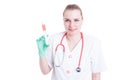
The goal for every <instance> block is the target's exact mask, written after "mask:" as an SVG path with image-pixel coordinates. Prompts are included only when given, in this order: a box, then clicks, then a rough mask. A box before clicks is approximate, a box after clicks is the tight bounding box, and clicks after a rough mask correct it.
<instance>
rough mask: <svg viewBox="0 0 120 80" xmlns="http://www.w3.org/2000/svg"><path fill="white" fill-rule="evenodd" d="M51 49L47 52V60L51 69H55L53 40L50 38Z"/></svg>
mask: <svg viewBox="0 0 120 80" xmlns="http://www.w3.org/2000/svg"><path fill="white" fill-rule="evenodd" d="M48 43H49V47H48V48H47V50H46V59H47V62H48V65H49V67H50V68H53V38H52V37H50V39H49V41H48Z"/></svg>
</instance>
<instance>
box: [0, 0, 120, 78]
mask: <svg viewBox="0 0 120 80" xmlns="http://www.w3.org/2000/svg"><path fill="white" fill-rule="evenodd" d="M68 3H77V4H78V5H79V6H80V7H81V8H82V11H83V17H84V23H83V26H82V31H83V32H84V33H87V34H90V35H93V36H96V37H98V38H99V39H100V40H101V41H102V48H103V52H104V58H105V61H106V65H107V67H108V69H107V70H106V71H105V72H103V73H102V80H120V76H119V75H120V74H119V72H120V62H119V61H120V58H119V54H120V38H119V37H120V36H119V34H120V31H119V29H120V28H119V27H120V8H119V7H120V5H119V0H0V80H50V77H51V74H49V75H46V76H44V75H43V74H42V73H41V71H40V69H39V56H38V49H37V45H36V39H37V38H38V37H40V36H41V35H42V30H41V23H45V24H46V26H47V32H48V33H49V34H50V35H51V34H54V33H56V32H61V31H64V26H63V22H62V12H63V9H64V8H65V6H66V4H68Z"/></svg>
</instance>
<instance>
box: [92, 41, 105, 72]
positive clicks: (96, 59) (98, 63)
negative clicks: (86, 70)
mask: <svg viewBox="0 0 120 80" xmlns="http://www.w3.org/2000/svg"><path fill="white" fill-rule="evenodd" d="M91 68H92V72H93V73H96V72H102V71H104V70H105V69H106V65H105V62H104V58H103V54H102V49H101V42H100V41H99V40H95V41H94V43H93V48H92V56H91Z"/></svg>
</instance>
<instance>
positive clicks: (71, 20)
mask: <svg viewBox="0 0 120 80" xmlns="http://www.w3.org/2000/svg"><path fill="white" fill-rule="evenodd" d="M63 21H64V27H65V31H64V32H60V33H57V34H54V35H53V36H51V37H50V40H49V42H48V43H49V45H47V44H46V40H45V39H46V38H45V36H42V37H40V38H39V39H37V45H38V50H39V56H40V60H39V61H40V68H41V71H42V73H43V74H48V73H49V72H50V71H51V70H52V78H51V80H74V79H75V80H100V75H101V72H102V71H103V70H104V69H105V65H104V61H103V57H102V52H101V46H100V41H99V40H98V39H97V38H95V37H92V36H89V35H86V34H84V33H82V32H81V31H80V30H81V25H82V23H83V15H82V11H81V9H80V7H79V6H78V5H76V4H69V5H67V6H66V8H65V10H64V12H63Z"/></svg>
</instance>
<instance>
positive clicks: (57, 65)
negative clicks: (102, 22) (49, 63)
mask: <svg viewBox="0 0 120 80" xmlns="http://www.w3.org/2000/svg"><path fill="white" fill-rule="evenodd" d="M80 34H81V40H82V47H81V51H80V57H79V62H78V66H77V68H76V71H77V72H80V71H81V68H80V63H81V58H82V53H83V46H84V39H83V34H82V33H80ZM66 35H67V33H65V34H64V35H63V37H62V39H61V41H60V43H59V44H58V45H57V46H56V48H55V55H56V54H57V49H58V48H59V47H61V48H62V53H63V56H62V58H60V59H59V57H58V56H55V66H56V67H60V66H61V65H62V63H63V61H64V55H65V46H64V45H63V44H62V41H63V39H64V37H65V36H66ZM60 53H61V52H60ZM58 54H59V53H58ZM60 55H61V54H60Z"/></svg>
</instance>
